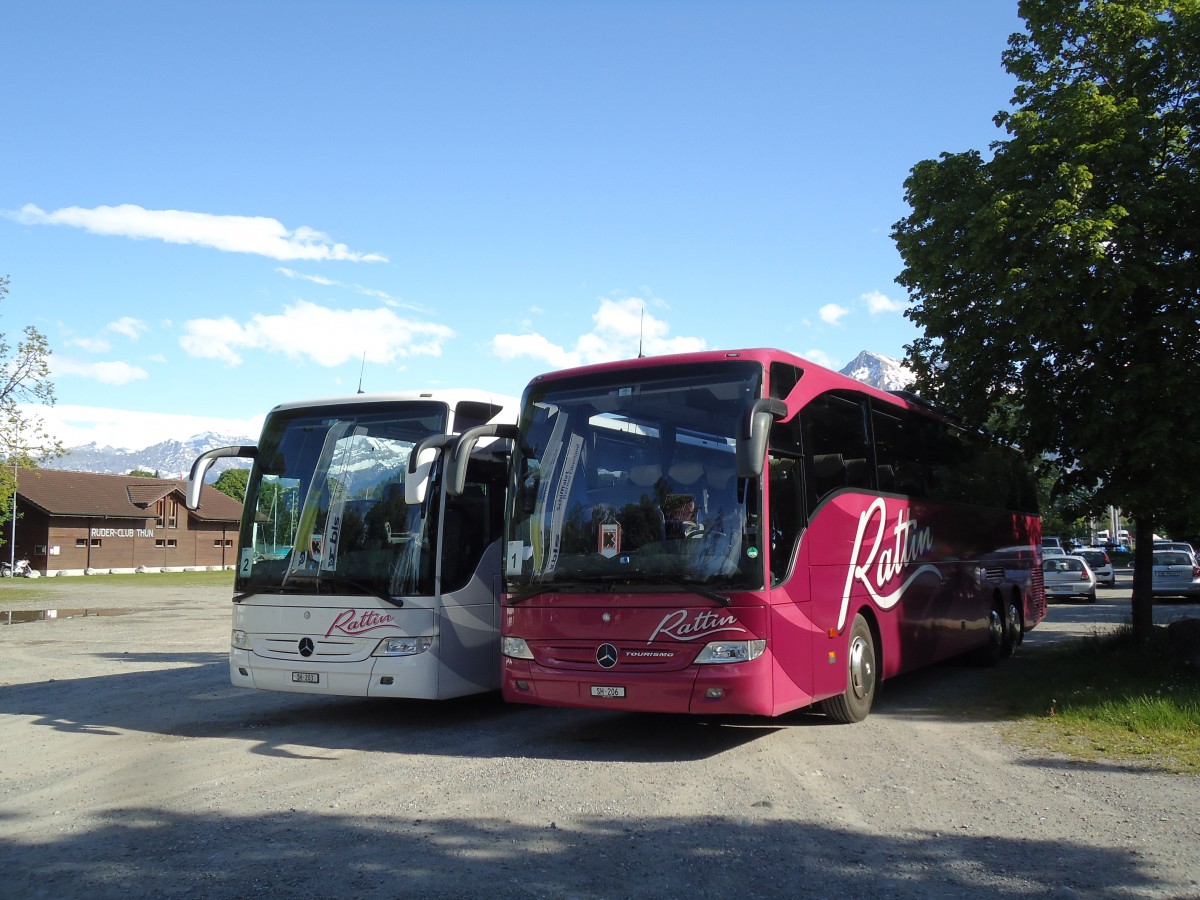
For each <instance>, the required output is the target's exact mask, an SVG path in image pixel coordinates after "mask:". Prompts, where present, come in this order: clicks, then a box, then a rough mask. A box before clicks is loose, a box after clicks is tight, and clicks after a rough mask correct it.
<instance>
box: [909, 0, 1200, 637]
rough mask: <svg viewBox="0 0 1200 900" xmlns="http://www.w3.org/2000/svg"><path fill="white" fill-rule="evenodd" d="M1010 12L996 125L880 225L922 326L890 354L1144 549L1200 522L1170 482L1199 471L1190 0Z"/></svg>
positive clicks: (912, 186) (1198, 123) (1199, 178)
mask: <svg viewBox="0 0 1200 900" xmlns="http://www.w3.org/2000/svg"><path fill="white" fill-rule="evenodd" d="M1019 12H1020V15H1021V17H1022V18H1023V19H1024V20H1025V23H1026V32H1025V33H1019V34H1015V35H1013V36H1012V37H1011V38H1010V39H1009V44H1008V49H1007V51H1006V52H1005V53H1004V56H1003V63H1004V67H1005V68H1006V70H1007V71H1008V72H1009V73H1011V74H1012V75H1014V76H1015V77H1016V78H1017V80H1018V86H1017V88H1016V89H1015V92H1014V95H1013V101H1012V106H1011V107H1010V109H1009V110H1006V111H1002V112H1000V113H999V114H998V115H997V116H996V120H995V121H996V123H997V125H998V126H1000V127H1002V128H1003V129H1004V130H1005V132H1006V134H1007V138H1006V139H1004V140H1000V141H997V142H996V143H994V144H992V146H991V147H990V151H991V152H990V158H988V159H985V158H984V155H983V154H982V153H980V152H979V151H977V150H970V151H966V152H961V153H943V154H941V156H940V157H939V158H938V159H936V160H925V161H923V162H920V163H918V164H917V165H916V166H914V168H913V169H912V171H911V173H910V176H909V178H908V179H907V180H906V181H905V198H906V200H907V202H908V204H909V206H910V207H911V213H910V215H909V216H907V217H906V218H905V219H903V220H901V221H900V222H898V223H897V224H896V226H895V229H894V232H893V237H894V238H895V240H896V244H897V247H898V249H899V251H900V254H901V256H902V258H903V261H904V269H903V272H902V274H901V276H900V278H899V281H900V282H901V284H903V285H904V286H905V287H906V288H907V289H908V291H909V294H910V297H911V299H912V301H913V305H912V307H911V308H910V310H909V312H908V313H907V315H908V317H909V318H910V319H912V320H913V322H915V323H916V324H917V325H918V326H920V327H921V328H922V329H923V332H924V333H923V336H922V337H920V338H918V339H917V340H916V341H914V342H913V343H912V344H911V345H909V346H908V347H907V348H906V349H907V351H908V358H907V362H908V363H909V365H911V366H912V367H913V369H914V371H915V372H916V373H917V376H918V387H919V389H920V390H921V391H923V392H926V393H928V394H930V395H931V396H932V397H934V398H935V399H937V400H938V401H939V402H941V403H943V404H944V405H947V406H949V407H951V408H954V409H956V410H957V411H958V412H959V413H960V414H961V415H963V416H964V417H965V418H967V419H968V420H974V421H987V420H988V419H989V418H992V419H993V420H995V419H996V418H999V419H1000V420H1001V421H1002V422H1003V423H1004V428H1005V431H1006V433H1005V436H1007V437H1009V438H1012V439H1014V440H1015V441H1017V442H1018V443H1019V444H1020V445H1021V446H1022V447H1023V448H1024V449H1025V450H1026V451H1027V452H1029V453H1030V455H1031V457H1033V456H1036V457H1039V458H1049V459H1053V460H1054V461H1055V462H1054V468H1055V472H1054V474H1055V479H1056V486H1055V487H1056V492H1059V493H1069V492H1073V491H1078V490H1084V491H1088V492H1093V491H1094V494H1093V496H1094V498H1095V502H1096V503H1097V504H1109V503H1111V504H1115V505H1118V506H1121V507H1123V508H1125V509H1126V510H1128V511H1129V512H1130V513H1131V514H1132V515H1133V516H1134V517H1135V519H1136V521H1137V523H1138V532H1139V537H1141V536H1142V534H1143V532H1144V538H1143V539H1142V540H1141V543H1142V544H1143V545H1144V546H1145V552H1146V554H1147V556H1146V557H1145V560H1144V562H1148V561H1149V556H1148V554H1149V545H1150V540H1149V537H1150V535H1151V534H1152V532H1153V528H1154V523H1155V521H1156V520H1167V519H1169V520H1171V521H1173V522H1179V521H1181V520H1182V521H1188V520H1191V521H1200V500H1198V499H1196V497H1195V495H1194V492H1187V493H1189V494H1192V497H1191V498H1188V497H1185V494H1184V492H1183V491H1181V483H1182V481H1183V480H1184V479H1187V480H1190V479H1191V477H1192V473H1194V472H1196V471H1198V470H1200V417H1198V416H1196V415H1194V414H1193V410H1194V409H1195V407H1196V404H1197V390H1196V374H1197V373H1200V258H1198V256H1197V254H1198V253H1200V0H1171V2H1165V0H1022V2H1021V3H1020V4H1019ZM998 408H1002V409H1011V410H1013V413H1012V414H1006V415H1004V416H1001V417H995V416H993V415H992V414H993V411H994V410H996V409H998ZM1185 504H1190V505H1185ZM1139 561H1142V560H1141V559H1140V558H1139ZM1137 571H1139V572H1144V573H1145V574H1146V576H1148V573H1149V566H1148V565H1143V566H1142V567H1140V568H1139V569H1138V570H1137ZM1148 589H1149V584H1148V581H1139V582H1138V583H1135V592H1134V626H1135V629H1136V630H1139V631H1143V632H1144V631H1148V629H1149V623H1150V618H1149V616H1150V605H1149V590H1148Z"/></svg>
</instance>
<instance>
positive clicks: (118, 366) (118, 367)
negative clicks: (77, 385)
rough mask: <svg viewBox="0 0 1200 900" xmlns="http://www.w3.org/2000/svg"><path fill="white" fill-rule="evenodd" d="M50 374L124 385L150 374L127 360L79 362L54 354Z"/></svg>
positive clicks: (51, 358)
mask: <svg viewBox="0 0 1200 900" xmlns="http://www.w3.org/2000/svg"><path fill="white" fill-rule="evenodd" d="M50 374H51V375H52V376H54V377H55V378H60V377H62V376H64V375H67V376H71V375H75V376H78V377H80V378H87V379H88V380H90V381H98V382H100V383H101V384H113V385H122V384H129V382H131V381H141V380H142V379H144V378H148V377H149V374H148V373H147V372H146V370H145V369H143V368H142V367H141V366H135V365H133V364H131V363H127V362H119V361H113V362H78V361H77V360H74V359H71V358H70V357H68V356H60V355H58V354H54V355H52V356H51V357H50Z"/></svg>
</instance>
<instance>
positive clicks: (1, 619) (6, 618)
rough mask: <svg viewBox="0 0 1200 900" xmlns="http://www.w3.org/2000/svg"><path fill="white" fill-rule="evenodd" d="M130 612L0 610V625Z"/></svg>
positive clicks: (98, 610)
mask: <svg viewBox="0 0 1200 900" xmlns="http://www.w3.org/2000/svg"><path fill="white" fill-rule="evenodd" d="M131 612H133V610H132V609H4V610H0V625H20V624H21V623H22V622H45V621H47V620H49V619H81V618H83V617H84V616H123V615H125V614H126V613H131Z"/></svg>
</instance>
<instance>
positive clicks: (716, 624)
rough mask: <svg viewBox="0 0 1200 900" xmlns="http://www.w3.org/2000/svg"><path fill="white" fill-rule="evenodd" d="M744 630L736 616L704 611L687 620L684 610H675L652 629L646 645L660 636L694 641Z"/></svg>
mask: <svg viewBox="0 0 1200 900" xmlns="http://www.w3.org/2000/svg"><path fill="white" fill-rule="evenodd" d="M745 630H746V629H745V628H743V627H742V626H741V625H739V624H737V616H730V615H726V616H720V615H717V614H716V613H715V612H711V611H708V610H706V611H704V612H698V613H696V615H695V617H694V618H692V619H690V620H689V619H688V611H687V610H686V609H677V610H675V612H672V613H667V614H666V615H665V616H663V620H662V621H661V622H659V623H658V627H657V628H655V629H654V632H653V633H652V634H651V635H650V639H649V640H648V641H646V643H647V644H653V643H654V639H655V638H656V637H658V636H659V635H660V634H661V635H663V636H664V637H669V638H674V639H675V640H677V641H695V640H698V639H700V638H703V637H708V636H709V635H712V634H719V633H720V632H722V631H745Z"/></svg>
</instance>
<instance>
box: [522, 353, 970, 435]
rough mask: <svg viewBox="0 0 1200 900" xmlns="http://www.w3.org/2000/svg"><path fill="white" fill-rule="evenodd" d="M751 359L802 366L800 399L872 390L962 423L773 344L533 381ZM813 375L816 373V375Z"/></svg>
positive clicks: (625, 362) (562, 372)
mask: <svg viewBox="0 0 1200 900" xmlns="http://www.w3.org/2000/svg"><path fill="white" fill-rule="evenodd" d="M738 360H740V361H749V362H757V363H759V364H761V365H762V366H763V367H764V368H765V369H767V371H768V372H769V371H770V366H771V363H785V364H788V365H793V366H795V367H797V368H799V369H802V370H803V371H804V373H805V375H806V376H807V377H806V378H803V379H801V381H800V390H801V393H800V394H799V395H798V397H797V399H798V400H800V401H801V402H803V401H806V400H808V399H809V398H810V397H814V396H816V395H817V394H820V393H824V392H825V391H829V390H837V389H840V390H853V391H859V392H861V393H864V394H869V395H870V396H872V397H875V398H876V399H879V400H883V401H884V402H886V403H889V404H891V405H893V406H900V407H904V408H906V409H914V410H919V411H921V412H924V413H929V414H933V415H935V416H940V417H943V418H945V419H946V420H947V421H950V422H953V423H955V424H961V423H959V422H958V421H957V419H956V417H955V416H954V415H953V414H951V413H949V412H948V411H946V410H943V409H940V408H938V407H936V406H934V405H932V404H930V403H928V402H926V401H925V400H922V399H921V398H920V397H917V396H916V395H915V394H911V393H909V392H907V391H904V392H894V391H885V390H882V389H880V388H876V387H874V386H872V385H869V384H867V383H866V382H863V381H858V380H856V379H854V378H851V377H850V376H848V375H843V374H842V373H840V372H835V371H833V370H832V369H827V368H825V367H824V366H822V365H819V364H817V363H815V362H812V361H811V360H807V359H804V358H803V357H800V356H796V355H795V354H793V353H789V352H788V351H786V350H777V349H774V348H770V347H755V348H746V349H741V350H704V351H700V352H697V353H675V354H668V355H665V356H643V357H638V358H635V359H622V360H617V361H614V362H606V363H595V364H593V365H589V366H578V367H576V368H571V369H559V370H557V371H554V372H546V373H544V374H541V375H537V376H535V377H534V378H533V379H532V380H531V381H530V384H535V383H537V384H541V383H544V382H548V381H557V380H559V379H564V378H575V377H577V376H586V375H606V374H609V373H615V372H621V371H641V370H645V369H651V368H658V367H661V366H679V365H703V364H705V363H719V362H731V361H738ZM813 376H816V377H815V378H814V377H813Z"/></svg>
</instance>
